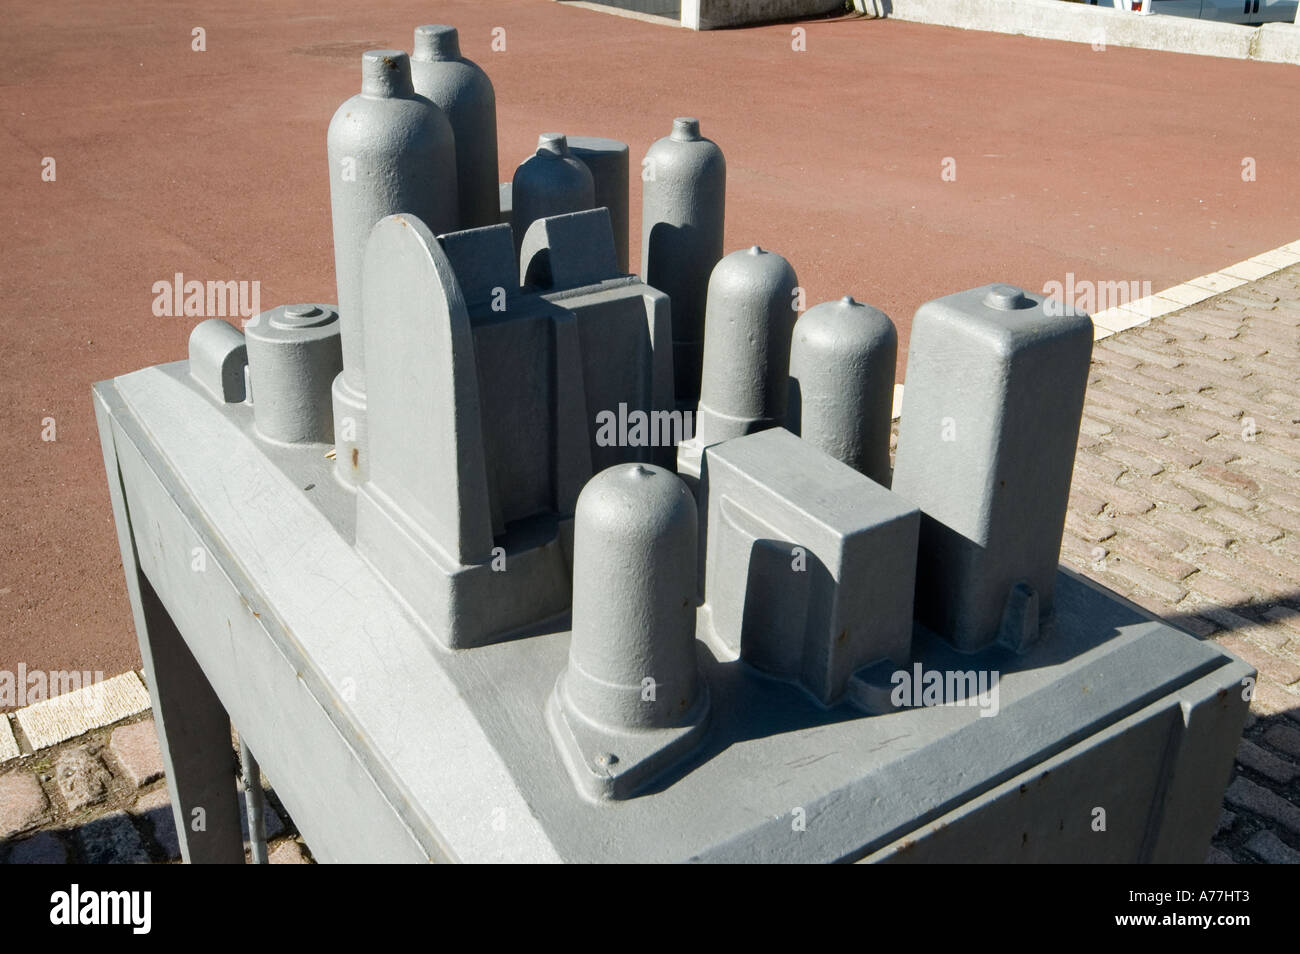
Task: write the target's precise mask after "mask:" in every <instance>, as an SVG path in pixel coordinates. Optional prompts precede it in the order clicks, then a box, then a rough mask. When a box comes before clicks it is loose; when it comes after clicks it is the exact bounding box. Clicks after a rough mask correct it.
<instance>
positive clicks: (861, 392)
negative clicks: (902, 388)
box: [785, 296, 898, 487]
mask: <svg viewBox="0 0 1300 954" xmlns="http://www.w3.org/2000/svg"><path fill="white" fill-rule="evenodd" d="M897 361H898V332H897V331H896V330H895V328H894V323H893V322H892V321H890V320H889V316H888V315H886V314H885V313H884V312H883V311H879V310H877V309H875V308H872V307H871V306H870V305H864V304H860V303H859V302H856V301H854V300H853V299H852V297H848V296H846V297H844V298H841V299H840V300H839V301H828V302H824V303H822V304H820V305H815V306H814V307H812V308H809V309H808V310H807V311H805V312H804V313H803V314H802V315H800V316H799V320H798V321H797V322H795V326H794V336H793V340H792V341H791V343H790V396H789V399H788V402H787V406H786V421H785V426H786V427H787V428H789V429H790V430H791V431H793V432H794V433H795V434H798V435H799V436H800V437H802V438H803V439H804V440H806V441H808V443H810V444H812V445H813V446H814V447H817V448H820V449H821V450H824V451H825V452H826V453H828V454H830V455H831V456H832V457H834V458H835V459H836V460H838V461H841V462H843V463H845V464H848V465H849V466H850V467H852V468H853V469H854V470H857V471H861V472H862V473H863V474H866V475H867V476H868V477H870V478H871V479H872V480H874V481H875V482H876V483H878V484H880V485H882V486H884V487H888V486H889V482H890V467H889V435H890V428H891V425H892V414H893V406H894V370H895V365H896V363H897Z"/></svg>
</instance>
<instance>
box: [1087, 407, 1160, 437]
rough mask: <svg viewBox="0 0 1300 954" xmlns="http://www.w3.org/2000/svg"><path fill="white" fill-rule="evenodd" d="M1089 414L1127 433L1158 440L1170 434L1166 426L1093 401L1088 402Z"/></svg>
mask: <svg viewBox="0 0 1300 954" xmlns="http://www.w3.org/2000/svg"><path fill="white" fill-rule="evenodd" d="M1088 414H1089V415H1090V416H1091V417H1093V418H1096V419H1097V420H1099V421H1101V422H1102V423H1105V424H1109V425H1110V426H1111V427H1112V428H1115V429H1117V430H1121V431H1124V432H1125V433H1129V434H1136V435H1138V436H1139V437H1145V438H1147V439H1148V440H1152V441H1158V440H1160V439H1161V438H1164V437H1168V436H1169V428H1168V427H1166V426H1162V425H1160V424H1154V423H1151V422H1150V421H1149V420H1145V419H1143V418H1139V417H1134V416H1133V415H1131V414H1125V413H1123V412H1122V411H1115V410H1112V409H1111V408H1108V407H1103V406H1101V405H1099V404H1093V403H1092V402H1089V403H1088Z"/></svg>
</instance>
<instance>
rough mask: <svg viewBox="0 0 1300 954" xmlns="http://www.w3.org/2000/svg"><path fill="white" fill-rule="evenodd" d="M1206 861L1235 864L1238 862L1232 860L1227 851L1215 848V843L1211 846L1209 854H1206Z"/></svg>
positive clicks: (1212, 863)
mask: <svg viewBox="0 0 1300 954" xmlns="http://www.w3.org/2000/svg"><path fill="white" fill-rule="evenodd" d="M1205 863H1206V864H1207V865H1235V864H1236V862H1235V861H1233V860H1232V856H1231V855H1229V854H1228V853H1227V852H1225V851H1223V850H1221V849H1219V848H1215V847H1214V846H1213V845H1211V846H1210V852H1209V854H1208V855H1206V856H1205Z"/></svg>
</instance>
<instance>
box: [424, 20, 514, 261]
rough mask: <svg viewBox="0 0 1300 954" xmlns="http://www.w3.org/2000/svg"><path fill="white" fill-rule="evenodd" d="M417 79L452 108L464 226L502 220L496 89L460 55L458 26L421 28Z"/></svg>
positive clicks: (447, 108) (431, 96)
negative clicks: (498, 170)
mask: <svg viewBox="0 0 1300 954" xmlns="http://www.w3.org/2000/svg"><path fill="white" fill-rule="evenodd" d="M411 82H412V84H413V85H414V86H415V91H416V92H417V93H419V94H420V95H421V96H425V97H428V99H430V100H431V101H432V102H433V104H434V105H435V106H437V107H438V108H439V109H441V110H442V111H443V112H444V113H446V115H447V119H448V120H450V122H451V128H452V130H453V131H454V133H455V136H456V183H457V195H458V197H459V200H460V223H459V227H460V228H462V229H472V228H479V227H481V226H484V225H496V224H497V223H498V222H499V221H500V219H501V213H500V206H499V201H500V199H499V194H498V191H497V189H498V183H497V99H496V93H495V92H494V91H493V89H492V81H491V80H490V79H488V76H487V74H486V73H484V72H483V70H482V69H480V68H479V67H478V65H477V64H475V63H474V62H472V61H471V60H467V59H466V58H465V57H463V56H461V55H460V39H459V37H458V35H457V33H456V28H455V27H451V26H419V27H416V28H415V45H414V48H413V49H412V51H411ZM434 234H435V235H436V234H437V232H435V233H434Z"/></svg>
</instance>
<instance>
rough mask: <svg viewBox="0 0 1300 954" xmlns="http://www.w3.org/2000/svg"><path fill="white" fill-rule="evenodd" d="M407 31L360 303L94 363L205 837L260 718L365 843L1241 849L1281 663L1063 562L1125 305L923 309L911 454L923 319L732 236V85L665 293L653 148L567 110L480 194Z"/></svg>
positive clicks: (624, 850) (832, 855)
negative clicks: (1256, 718) (1236, 838)
mask: <svg viewBox="0 0 1300 954" xmlns="http://www.w3.org/2000/svg"><path fill="white" fill-rule="evenodd" d="M446 35H447V34H446V33H445V32H443V33H435V34H432V36H434V37H438V36H441V37H444V38H445V37H446ZM404 64H405V59H404V56H403V55H402V54H397V53H385V54H367V59H366V70H367V77H368V79H367V87H366V88H367V90H368V91H369V92H368V93H366V94H363V96H362V97H361V98H360V100H361V101H359V102H357V101H350V102H352V103H353V107H345V110H344V113H343V120H340V119H338V118H337V117H336V120H335V121H336V123H344V126H345V127H346V128H347V129H349V130H351V132H350V135H352V136H353V138H352V139H350V140H349V139H347V138H346V137H343V136H342V135H341V134H340V135H339V136H335V135H331V170H332V171H331V176H332V177H333V175H334V171H333V170H334V166H335V160H338V159H342V158H346V157H347V155H348V154H349V153H350V152H352V153H355V154H356V155H358V156H361V157H363V158H364V159H365V162H364V163H362V164H360V165H359V167H358V168H359V169H360V168H367V169H369V170H370V172H369V175H370V176H372V177H373V176H374V175H377V174H378V170H386V171H385V173H384V176H386V178H382V182H386V183H390V184H392V185H394V188H395V189H396V192H395V193H393V195H389V194H388V193H387V192H385V191H384V189H383V188H381V182H380V180H376V179H374V178H367V179H364V180H361V181H360V182H359V187H358V188H357V191H356V192H355V193H351V192H347V191H346V189H347V188H350V187H352V186H356V185H358V183H348V182H347V181H346V180H342V179H340V180H338V181H337V182H335V181H333V179H332V187H333V194H334V210H335V229H336V236H338V239H337V241H338V243H339V245H340V248H339V250H338V256H339V259H338V260H339V262H340V272H339V290H340V297H341V299H346V303H343V302H341V306H340V308H339V309H338V319H337V320H335V319H334V312H335V309H334V308H333V306H331V305H326V304H318V305H295V306H289V307H285V308H279V309H273V310H272V311H270V312H267V313H264V314H263V315H261V316H259V317H258V318H257V319H256V321H255V322H254V323H253V324H252V325H250V327H249V329H248V331H247V333H246V334H245V333H241V332H240V331H238V330H236V329H235V328H233V327H231V326H229V325H227V324H225V323H224V322H221V321H217V320H213V321H208V322H203V323H201V324H200V325H198V326H197V327H196V328H195V329H194V332H193V333H192V335H191V337H190V348H189V360H188V361H180V362H176V363H174V364H169V365H162V366H159V367H154V368H146V369H144V370H141V371H138V372H135V373H133V374H127V375H124V376H122V377H119V378H116V379H114V380H112V381H108V382H103V383H101V384H99V385H97V386H96V387H95V390H94V394H95V400H96V410H97V413H98V416H99V424H100V437H101V442H102V444H103V448H104V456H105V466H106V472H107V474H108V477H109V485H110V490H111V492H112V498H113V507H114V515H115V518H116V522H117V526H118V531H119V540H120V543H121V553H122V561H123V566H124V567H125V568H126V573H127V587H128V591H129V593H130V595H131V601H132V607H133V610H134V612H135V617H136V626H137V631H138V633H139V637H140V642H141V653H142V656H143V658H144V661H145V669H146V673H147V676H148V683H149V687H150V692H151V695H152V698H153V704H154V709H155V715H156V718H157V722H158V725H159V729H160V732H161V734H162V741H163V747H164V757H165V761H166V768H167V779H168V786H169V790H170V792H171V798H172V803H173V806H174V811H175V812H176V817H177V830H178V833H179V835H180V838H181V844H182V850H183V852H184V855H185V857H186V859H187V860H190V861H202V860H223V861H224V860H239V859H242V857H243V847H242V838H241V836H240V832H239V813H238V811H237V807H236V802H235V792H234V778H233V769H232V765H231V760H230V749H229V746H230V734H229V721H228V720H229V719H233V721H234V722H235V723H236V725H237V726H238V727H239V734H240V740H241V744H242V745H244V746H245V753H244V754H245V762H246V763H247V764H249V765H250V766H251V765H254V764H255V763H260V764H261V765H262V766H264V767H265V768H266V770H267V773H268V774H269V775H270V777H272V778H274V779H275V783H276V790H277V793H278V794H279V796H280V798H281V800H282V801H283V802H284V804H285V806H286V807H287V808H288V810H289V812H290V813H291V814H292V816H293V818H294V820H295V822H296V823H297V826H298V828H299V830H300V831H301V832H302V833H303V834H304V836H305V837H306V839H307V841H308V843H309V844H310V845H311V847H312V849H313V852H314V854H315V856H316V857H317V858H318V859H321V860H327V861H329V860H381V861H426V860H431V859H446V860H466V861H494V860H515V861H557V860H568V861H609V860H640V861H682V860H705V861H707V860H716V861H771V860H782V861H836V860H872V861H894V860H909V859H911V860H947V861H952V860H998V861H1011V860H1019V861H1045V860H1067V859H1068V860H1090V861H1134V860H1140V861H1168V860H1185V861H1198V860H1200V859H1201V858H1203V857H1204V853H1205V848H1206V845H1207V844H1208V841H1209V838H1210V834H1211V832H1212V831H1213V829H1214V825H1215V821H1216V819H1217V816H1218V811H1219V803H1220V798H1221V795H1222V791H1223V787H1224V785H1225V784H1226V781H1227V777H1228V772H1229V770H1230V767H1231V764H1232V759H1233V754H1234V752H1235V750H1236V746H1237V741H1238V739H1239V736H1240V732H1241V728H1242V725H1243V722H1244V720H1245V717H1246V710H1247V701H1248V696H1249V686H1250V680H1251V678H1252V675H1253V673H1252V670H1251V669H1250V667H1248V666H1246V665H1245V664H1244V663H1242V662H1240V661H1238V660H1236V659H1235V658H1234V657H1232V656H1231V655H1229V654H1228V653H1226V652H1224V651H1223V650H1222V649H1220V648H1219V647H1217V646H1215V645H1214V644H1211V643H1203V642H1200V641H1198V640H1196V639H1194V638H1192V637H1191V636H1189V635H1188V634H1186V633H1183V632H1180V631H1178V630H1176V629H1174V628H1173V627H1171V626H1169V625H1168V624H1165V623H1163V622H1160V621H1157V620H1152V619H1150V618H1149V617H1147V616H1146V615H1145V614H1143V613H1141V612H1140V611H1138V610H1137V609H1135V608H1134V607H1132V606H1131V605H1129V604H1127V603H1125V602H1124V601H1122V600H1120V599H1119V598H1117V597H1115V596H1114V595H1113V594H1111V593H1109V592H1107V591H1105V590H1103V589H1101V588H1100V587H1098V586H1096V585H1095V584H1092V583H1090V582H1088V581H1085V580H1083V579H1082V578H1079V577H1077V576H1075V575H1073V574H1071V573H1069V572H1067V571H1065V570H1063V569H1061V568H1060V567H1058V565H1057V557H1058V552H1059V548H1060V543H1061V534H1062V521H1063V519H1064V513H1065V506H1066V495H1067V493H1068V490H1069V484H1070V473H1071V468H1072V462H1073V456H1074V445H1075V440H1076V437H1077V433H1078V427H1079V422H1080V415H1081V408H1082V400H1083V393H1084V388H1085V385H1086V380H1087V369H1088V362H1089V353H1090V348H1091V340H1092V336H1091V321H1090V319H1089V318H1088V316H1087V315H1084V314H1082V313H1077V312H1072V311H1071V312H1067V313H1066V314H1065V315H1063V316H1055V315H1051V314H1049V313H1048V312H1047V311H1046V310H1045V309H1044V308H1043V307H1042V300H1041V299H1040V298H1039V297H1038V296H1035V295H1031V294H1029V293H1026V292H1023V291H1021V290H1020V289H1016V288H1013V287H1010V286H1005V285H989V286H986V287H983V288H978V289H973V290H970V291H966V292H960V293H958V294H955V295H949V296H947V297H944V298H940V299H937V300H935V301H932V302H929V303H928V304H926V305H923V306H922V307H921V309H920V310H919V311H918V312H917V315H916V319H915V321H914V324H913V330H912V338H911V348H910V354H909V365H908V379H907V381H908V390H907V403H906V406H905V408H904V413H903V419H902V424H901V433H900V438H899V449H898V458H897V461H898V466H897V470H896V471H895V472H894V473H893V474H892V475H891V474H890V473H889V471H888V452H889V427H888V406H889V395H890V389H891V387H892V382H893V370H894V362H895V356H896V348H897V343H896V334H895V332H894V329H893V326H892V323H891V322H890V321H889V319H888V318H887V317H886V316H885V315H884V314H882V313H881V312H879V311H877V310H875V309H873V308H870V307H869V306H866V305H860V304H858V303H856V302H854V301H853V300H852V299H851V298H845V299H842V300H840V301H837V302H830V303H827V304H823V305H819V306H817V307H815V308H813V309H810V310H809V311H808V312H806V313H805V314H804V315H803V316H802V318H799V319H798V320H797V321H796V312H795V310H794V307H793V306H794V304H795V302H796V301H797V299H798V295H797V294H796V288H797V279H796V277H795V272H794V269H793V268H792V267H791V266H790V264H789V263H788V262H786V261H785V260H784V259H783V258H781V257H780V256H779V255H776V254H774V253H770V252H763V251H761V250H759V249H757V248H756V247H755V248H750V249H748V250H742V251H739V252H736V253H734V254H732V255H729V256H727V257H726V258H725V259H720V255H721V248H720V235H721V227H722V197H721V194H720V192H721V188H722V175H723V167H722V160H721V154H720V153H719V152H717V150H716V147H714V146H713V145H712V144H709V143H707V142H706V141H704V140H701V139H699V138H698V129H697V127H696V124H695V123H694V121H683V120H679V121H678V124H677V132H676V134H675V135H677V136H678V137H679V138H675V139H673V140H672V141H671V142H670V143H669V144H668V145H664V143H663V141H661V143H659V144H656V145H655V146H654V147H652V149H651V153H650V156H651V157H652V158H655V157H657V158H659V159H660V160H661V162H659V163H656V177H655V178H654V179H653V180H650V179H647V180H646V181H645V187H644V194H645V196H646V204H645V208H646V209H647V210H648V211H649V212H650V213H651V214H650V215H648V216H647V220H648V221H649V223H650V224H649V226H648V229H647V231H646V232H645V234H644V239H645V242H646V245H645V246H643V248H648V249H649V252H650V258H651V259H653V260H654V261H657V262H658V263H659V265H657V266H653V267H652V268H651V269H650V272H649V273H648V274H651V275H663V276H664V284H665V285H667V286H669V287H671V288H672V289H673V291H671V292H670V293H668V294H665V292H664V290H663V289H660V288H657V287H654V283H653V282H650V283H647V282H645V281H642V280H640V279H638V278H637V277H635V276H632V275H629V274H626V270H625V268H624V266H623V263H622V260H621V259H620V253H619V246H618V234H619V231H620V229H621V226H620V225H619V224H618V223H619V216H618V213H617V210H618V209H619V208H620V207H622V208H626V196H625V195H624V194H623V193H624V190H625V185H624V182H625V177H622V176H621V175H620V173H619V172H618V170H619V168H620V165H619V156H620V155H621V151H620V150H619V149H618V147H617V145H615V146H612V147H607V146H604V145H596V146H584V148H592V149H594V150H595V152H594V153H589V155H599V156H600V157H601V158H600V159H599V160H597V161H594V162H593V165H594V166H596V167H597V176H596V180H598V181H599V182H600V183H601V185H600V192H599V193H597V191H596V189H595V187H594V186H593V176H592V174H591V173H590V171H588V170H587V168H586V167H585V166H583V164H582V163H581V162H580V161H579V160H578V159H576V158H573V157H571V156H566V155H565V150H564V147H563V142H562V139H559V138H548V137H543V144H542V149H541V151H540V153H539V155H538V156H536V157H534V158H533V159H530V160H529V161H528V162H527V163H525V166H526V167H528V168H527V169H525V168H524V167H521V169H520V172H519V174H517V175H516V179H515V189H514V201H515V213H516V214H515V216H514V218H513V225H514V227H513V228H512V227H511V225H509V224H491V225H487V226H483V227H478V228H468V229H458V227H457V225H458V224H457V222H456V221H455V215H454V214H453V213H452V212H450V211H449V210H450V209H452V208H453V207H454V206H453V200H454V193H452V192H449V191H448V189H449V186H450V184H451V183H454V181H455V179H454V176H455V171H454V169H453V168H452V167H451V165H450V160H449V159H448V155H447V152H446V150H445V149H444V148H443V144H444V139H445V137H444V133H445V130H443V129H442V122H440V121H439V119H438V118H436V116H437V115H438V114H437V113H436V107H434V106H432V104H430V103H428V102H427V101H426V100H424V99H422V98H421V97H418V96H416V95H415V94H413V93H411V92H410V90H409V88H408V86H409V84H408V83H407V82H406V80H405V79H404V78H405V76H406V73H405V66H404ZM349 108H355V110H356V114H355V117H349V116H348V115H347V111H348V109H349ZM354 118H355V119H356V123H357V125H356V128H353V127H352V125H350V124H351V123H352V120H353V119H354ZM345 121H346V122H345ZM417 167H418V168H417ZM611 169H612V170H613V172H612V173H610V171H609V170H611ZM394 195H395V196H396V198H394ZM598 197H599V199H600V201H602V202H603V204H602V205H600V206H595V203H596V202H597V201H598ZM558 200H562V201H558ZM393 202H397V203H399V204H403V205H407V204H408V203H409V205H408V207H405V208H392V207H391V206H392V204H393ZM551 202H554V203H555V204H553V205H548V203H551ZM425 208H427V209H428V210H429V213H430V214H429V216H428V219H431V220H432V221H430V220H427V219H426V217H425V216H424V215H421V214H420V210H421V209H425ZM376 216H377V217H376ZM372 218H373V221H372ZM623 231H625V229H624V230H623ZM715 248H716V251H717V254H716V255H714V256H713V258H712V260H710V255H711V254H712V251H711V250H714V249H715ZM358 250H359V251H358ZM719 259H720V260H719ZM344 266H346V267H344ZM715 266H716V267H715ZM656 268H663V269H664V271H663V272H656V271H655V269H656ZM710 275H711V276H712V277H711V279H710ZM702 280H703V281H702ZM674 282H676V284H674ZM705 283H707V300H705V297H704V294H705ZM670 307H671V310H672V312H673V313H674V314H675V315H678V316H683V315H684V316H687V320H686V321H685V322H684V323H681V324H678V325H677V326H674V323H673V318H671V317H670ZM706 314H707V321H706V323H705V325H704V327H703V329H701V328H700V327H699V326H698V324H697V322H698V321H699V320H703V319H704V316H705V315H706ZM340 326H341V327H340ZM674 327H676V332H675V331H674ZM701 330H702V335H703V336H702V338H701ZM362 355H364V369H365V373H364V375H363V374H361V367H362V365H361V361H362ZM340 357H341V360H342V363H343V371H342V374H341V375H338V376H337V377H336V378H335V383H334V385H333V394H332V400H331V397H330V396H329V395H327V394H326V389H327V387H329V381H330V379H331V376H333V375H334V374H335V372H336V369H337V367H338V362H339V360H340ZM701 363H702V365H703V373H704V380H703V388H702V393H701V399H700V402H699V406H698V412H699V429H698V431H697V432H696V434H695V436H694V437H693V438H691V439H690V440H686V439H685V438H687V437H688V435H689V431H690V428H689V427H684V428H683V427H681V425H682V424H683V423H685V415H684V412H694V411H696V410H697V407H696V404H695V402H694V401H693V400H690V399H689V396H688V395H689V392H690V388H689V387H688V388H686V389H685V390H683V388H682V384H683V378H682V377H680V376H679V377H678V379H677V381H676V387H675V382H674V368H675V367H676V368H677V369H678V371H679V372H680V371H681V369H682V368H683V367H685V368H686V369H687V372H688V373H687V376H686V381H687V383H689V381H690V380H691V378H692V376H693V375H694V376H695V377H698V375H697V374H696V373H695V372H693V371H691V370H690V369H692V368H696V369H698V368H699V367H700V365H701ZM349 376H351V377H349ZM248 382H251V388H250V387H248ZM350 382H351V383H350ZM349 402H351V403H349ZM331 406H332V408H333V414H332V416H331V414H330V409H331ZM361 411H364V412H365V413H366V415H367V416H368V424H369V430H368V431H366V430H364V429H362V430H361V431H359V432H358V431H356V430H347V428H348V427H349V426H350V425H351V426H355V424H356V421H355V420H348V419H347V418H348V417H349V416H352V415H356V414H357V413H359V412H361ZM331 423H332V428H333V434H332V438H333V446H334V449H335V452H336V454H338V455H342V456H343V457H344V458H345V460H342V461H340V464H339V466H338V467H337V469H336V468H335V466H334V465H333V464H332V463H331V462H330V461H329V460H328V459H327V454H326V449H327V448H328V447H329V444H328V440H329V438H330V437H331V435H330V433H329V432H330V426H331ZM358 434H360V436H358ZM674 465H676V466H677V470H678V473H673V467H674ZM336 470H337V471H338V473H336ZM338 478H341V479H338ZM196 553H202V554H204V555H205V561H206V562H205V565H206V566H207V569H206V570H204V571H202V572H200V571H196V570H195V569H194V567H195V563H194V562H193V561H194V560H195V557H194V554H196ZM992 716H996V718H992ZM253 753H256V758H255V759H254V756H253ZM1121 763H1122V764H1124V765H1125V766H1126V771H1125V772H1123V773H1116V772H1114V771H1111V770H1110V767H1111V766H1113V765H1115V764H1121ZM256 774H257V772H256V771H251V775H252V776H254V777H255V776H256ZM322 793H325V794H324V795H323V794H322ZM614 803H617V804H614ZM196 808H203V809H204V811H205V813H206V817H207V820H208V821H207V827H206V828H205V829H203V830H202V831H199V830H193V829H191V828H190V826H189V825H187V824H186V821H187V819H188V818H189V817H190V814H191V812H192V811H193V810H194V809H196ZM1107 810H1109V811H1110V814H1109V816H1108V817H1109V824H1106V823H1103V824H1102V826H1101V828H1100V829H1099V828H1098V827H1097V824H1096V822H1097V818H1098V811H1100V812H1101V814H1102V816H1103V817H1105V816H1106V811H1107ZM255 828H256V825H254V829H255ZM254 856H255V857H258V858H261V857H262V856H263V853H262V852H258V851H256V850H255V851H254Z"/></svg>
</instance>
